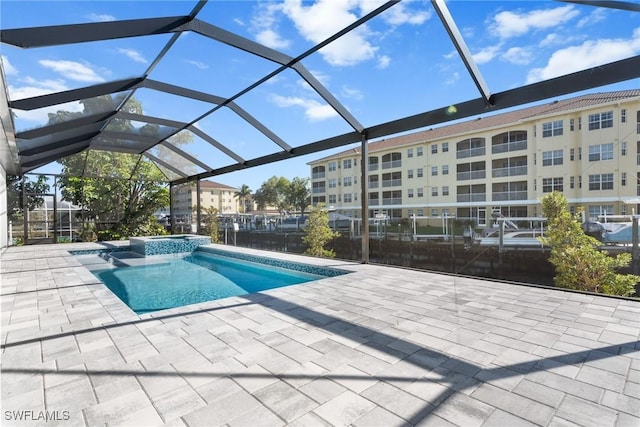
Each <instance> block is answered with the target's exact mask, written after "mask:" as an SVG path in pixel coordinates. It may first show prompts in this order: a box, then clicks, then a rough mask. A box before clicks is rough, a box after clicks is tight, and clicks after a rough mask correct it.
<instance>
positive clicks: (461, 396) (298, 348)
mask: <svg viewBox="0 0 640 427" xmlns="http://www.w3.org/2000/svg"><path fill="white" fill-rule="evenodd" d="M113 244H114V245H116V246H118V245H126V242H114V243H113ZM104 247H106V246H105V245H104V244H97V243H96V244H88V243H83V244H68V245H60V246H53V245H51V246H47V247H45V246H40V247H35V246H31V247H29V246H25V247H13V248H9V249H8V250H6V251H5V252H4V253H3V254H2V256H1V258H0V271H1V273H2V282H1V285H0V291H1V299H0V307H1V309H2V312H1V316H0V319H1V322H2V323H1V327H2V328H1V331H2V335H1V339H2V367H1V368H2V377H1V379H0V381H1V383H2V384H1V385H2V408H3V416H4V415H5V412H4V411H13V412H11V414H12V416H13V414H16V415H19V414H21V413H22V414H24V413H25V412H24V411H33V413H36V414H37V413H38V412H37V411H68V412H69V420H67V423H65V422H64V421H57V422H55V423H51V424H49V423H47V425H65V426H66V425H82V426H84V425H88V426H92V425H97V424H105V423H106V424H109V425H111V424H115V425H124V426H127V425H131V426H134V425H135V426H137V425H172V426H189V427H192V426H199V425H202V426H215V425H230V426H256V425H260V426H282V425H291V426H323V425H326V426H342V425H344V426H346V425H354V426H375V425H385V426H388V425H398V426H405V425H406V426H409V425H420V426H465V427H466V426H475V425H477V426H501V425H510V426H511V425H513V426H520V425H521V426H531V425H544V426H568V425H582V426H587V425H597V426H605V425H612V426H613V425H619V426H626V425H630V426H631V425H633V426H637V425H640V343H639V338H640V302H639V301H629V300H622V299H616V298H607V297H604V296H596V295H586V294H579V293H571V292H566V291H562V290H554V289H544V288H534V287H527V286H520V285H515V284H506V283H498V282H492V281H488V280H480V279H473V278H467V277H454V276H445V275H439V274H434V273H429V272H420V271H414V270H405V269H400V268H393V267H384V266H375V265H362V264H355V263H350V262H346V261H339V260H325V259H317V258H305V257H301V256H296V255H290V254H283V253H280V254H269V253H264V252H261V251H255V250H248V249H240V248H233V247H224V249H226V250H230V251H239V252H243V253H250V254H259V255H263V256H271V257H277V258H278V259H281V260H292V261H298V262H307V263H311V264H317V265H332V266H336V267H339V268H342V269H345V270H349V271H351V273H350V274H348V275H344V276H338V277H333V278H326V279H323V280H320V281H316V282H311V283H307V284H303V285H297V286H290V287H285V288H280V289H273V290H269V291H265V292H263V293H260V294H252V295H245V296H240V297H233V298H227V299H223V300H218V301H211V302H205V303H200V304H195V305H192V306H186V307H180V308H175V309H171V310H165V311H161V312H156V313H147V314H145V315H140V316H138V315H136V314H135V313H133V312H132V311H131V310H130V309H129V308H128V307H127V306H126V305H125V304H124V303H122V301H120V300H119V299H118V298H117V297H116V296H115V295H114V294H113V293H111V291H109V290H108V289H107V288H106V287H105V286H104V285H103V284H101V283H99V281H98V280H97V279H96V278H95V277H94V276H93V275H92V274H91V273H90V272H89V270H87V268H86V267H85V266H83V265H82V263H81V262H80V261H79V260H78V258H76V257H73V256H70V255H69V253H68V252H67V250H69V249H99V248H104ZM87 262H88V261H87ZM21 411H22V412H21ZM11 421H13V420H7V419H4V420H3V425H5V424H6V425H12V423H11ZM15 423H18V421H15ZM19 423H20V425H24V426H31V425H38V423H37V422H36V421H31V422H30V421H19Z"/></svg>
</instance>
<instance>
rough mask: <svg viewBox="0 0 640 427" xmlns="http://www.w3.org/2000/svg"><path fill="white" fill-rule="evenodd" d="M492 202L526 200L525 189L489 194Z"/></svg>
mask: <svg viewBox="0 0 640 427" xmlns="http://www.w3.org/2000/svg"><path fill="white" fill-rule="evenodd" d="M491 199H492V200H493V201H494V202H504V201H506V200H527V192H526V191H502V192H494V193H492V194H491Z"/></svg>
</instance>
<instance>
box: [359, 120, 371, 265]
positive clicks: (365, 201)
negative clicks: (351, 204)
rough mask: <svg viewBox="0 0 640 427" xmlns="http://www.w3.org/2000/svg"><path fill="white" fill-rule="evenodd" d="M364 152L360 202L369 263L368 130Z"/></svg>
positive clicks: (365, 257) (365, 260)
mask: <svg viewBox="0 0 640 427" xmlns="http://www.w3.org/2000/svg"><path fill="white" fill-rule="evenodd" d="M361 142H362V150H361V151H362V154H361V159H360V170H361V173H360V188H361V190H360V194H361V196H360V204H361V206H362V231H361V234H362V263H363V264H368V263H369V193H368V192H367V185H368V182H367V172H368V169H369V145H368V144H369V142H368V141H367V134H366V132H362V141H361Z"/></svg>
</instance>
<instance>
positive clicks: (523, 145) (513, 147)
mask: <svg viewBox="0 0 640 427" xmlns="http://www.w3.org/2000/svg"><path fill="white" fill-rule="evenodd" d="M526 149H527V141H526V140H524V141H513V142H506V143H504V144H494V145H492V146H491V154H499V153H507V152H509V151H519V150H526Z"/></svg>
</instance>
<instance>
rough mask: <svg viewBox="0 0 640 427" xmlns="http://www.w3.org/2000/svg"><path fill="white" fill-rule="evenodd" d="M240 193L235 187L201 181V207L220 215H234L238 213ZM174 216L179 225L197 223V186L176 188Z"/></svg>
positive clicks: (173, 202)
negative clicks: (238, 196) (237, 193)
mask: <svg viewBox="0 0 640 427" xmlns="http://www.w3.org/2000/svg"><path fill="white" fill-rule="evenodd" d="M237 191H238V189H237V188H235V187H230V186H228V185H224V184H219V183H217V182H213V181H207V180H203V181H200V207H201V209H203V210H204V209H208V208H210V207H214V208H216V209H217V210H218V213H219V214H220V215H234V214H237V213H238V207H239V201H238V198H237V197H235V194H236V192H237ZM171 202H172V204H173V214H174V215H175V219H176V221H177V222H178V223H186V224H190V223H192V222H195V220H194V219H193V218H195V212H194V210H193V208H194V206H196V205H197V203H198V194H197V188H196V185H195V184H190V185H180V186H177V187H175V188H174V190H173V194H172V201H171Z"/></svg>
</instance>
